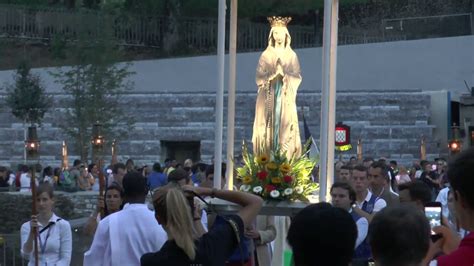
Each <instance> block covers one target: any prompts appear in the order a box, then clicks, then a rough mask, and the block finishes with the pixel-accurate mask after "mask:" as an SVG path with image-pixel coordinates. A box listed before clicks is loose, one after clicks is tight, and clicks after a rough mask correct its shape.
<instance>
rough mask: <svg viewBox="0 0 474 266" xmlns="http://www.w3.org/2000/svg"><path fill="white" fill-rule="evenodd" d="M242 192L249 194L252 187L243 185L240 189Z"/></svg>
mask: <svg viewBox="0 0 474 266" xmlns="http://www.w3.org/2000/svg"><path fill="white" fill-rule="evenodd" d="M240 190H242V191H245V192H249V190H250V185H242V186H241V187H240Z"/></svg>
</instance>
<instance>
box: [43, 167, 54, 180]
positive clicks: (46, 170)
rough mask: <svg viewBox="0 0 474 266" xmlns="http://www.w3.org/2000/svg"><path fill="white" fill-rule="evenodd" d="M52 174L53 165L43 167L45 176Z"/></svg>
mask: <svg viewBox="0 0 474 266" xmlns="http://www.w3.org/2000/svg"><path fill="white" fill-rule="evenodd" d="M52 175H53V168H52V167H51V166H46V167H45V168H44V169H43V178H45V177H46V176H52Z"/></svg>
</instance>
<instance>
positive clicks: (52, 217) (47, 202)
mask: <svg viewBox="0 0 474 266" xmlns="http://www.w3.org/2000/svg"><path fill="white" fill-rule="evenodd" d="M36 193H37V194H36V195H37V196H36V199H35V200H36V203H37V208H38V215H32V216H31V220H30V221H29V222H26V223H24V224H23V225H22V226H21V253H22V255H23V256H25V257H26V258H27V259H28V260H29V263H28V265H30V266H32V265H35V255H34V245H33V241H34V233H33V232H34V230H38V231H37V232H38V233H37V238H38V260H39V263H38V265H41V266H43V265H69V264H70V262H71V253H72V234H71V226H70V225H69V222H68V221H66V220H64V219H62V218H60V217H58V216H56V214H54V212H53V206H54V195H53V187H52V186H51V185H50V184H48V183H43V184H40V185H39V186H38V188H37V190H36Z"/></svg>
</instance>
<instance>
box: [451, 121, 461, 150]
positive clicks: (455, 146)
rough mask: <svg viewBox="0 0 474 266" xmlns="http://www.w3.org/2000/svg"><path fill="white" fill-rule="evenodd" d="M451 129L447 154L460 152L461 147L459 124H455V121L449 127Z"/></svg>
mask: <svg viewBox="0 0 474 266" xmlns="http://www.w3.org/2000/svg"><path fill="white" fill-rule="evenodd" d="M451 130H452V134H453V135H452V139H451V140H450V141H449V143H448V148H449V154H450V155H455V154H457V153H459V152H461V148H462V141H461V136H460V133H459V126H457V125H456V123H454V124H453V126H452V127H451Z"/></svg>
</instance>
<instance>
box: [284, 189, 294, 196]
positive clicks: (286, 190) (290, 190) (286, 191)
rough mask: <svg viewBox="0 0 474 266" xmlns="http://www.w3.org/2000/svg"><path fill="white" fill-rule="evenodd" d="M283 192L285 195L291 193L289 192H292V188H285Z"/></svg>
mask: <svg viewBox="0 0 474 266" xmlns="http://www.w3.org/2000/svg"><path fill="white" fill-rule="evenodd" d="M283 194H285V195H291V194H293V189H292V188H287V189H285V191H284V192H283Z"/></svg>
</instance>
